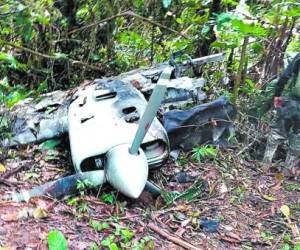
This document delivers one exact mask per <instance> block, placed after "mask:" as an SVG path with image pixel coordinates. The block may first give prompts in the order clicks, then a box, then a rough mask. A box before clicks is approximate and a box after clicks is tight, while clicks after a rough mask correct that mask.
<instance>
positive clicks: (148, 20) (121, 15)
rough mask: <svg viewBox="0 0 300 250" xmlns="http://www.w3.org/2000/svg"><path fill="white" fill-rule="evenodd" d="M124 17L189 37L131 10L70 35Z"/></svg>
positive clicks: (89, 25)
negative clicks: (133, 18)
mask: <svg viewBox="0 0 300 250" xmlns="http://www.w3.org/2000/svg"><path fill="white" fill-rule="evenodd" d="M123 16H131V17H135V18H138V19H140V20H141V21H143V22H146V23H150V24H152V25H155V26H157V27H160V28H162V29H165V30H168V31H170V32H173V33H175V34H177V35H179V36H182V37H184V38H187V36H186V35H185V34H183V33H182V32H178V31H177V30H174V29H172V28H169V27H167V26H165V25H163V24H160V23H157V22H154V21H152V20H151V19H148V18H146V17H143V16H140V15H138V14H136V13H134V12H133V11H130V10H129V11H125V12H121V13H119V14H116V15H114V16H111V17H107V18H105V19H102V20H100V21H98V22H95V23H91V24H88V25H85V26H83V27H81V28H78V29H74V30H71V31H70V32H69V33H68V35H71V34H73V33H76V32H79V31H81V30H84V29H88V28H91V27H94V26H97V25H100V24H102V23H106V22H108V21H111V20H114V19H116V18H118V17H123Z"/></svg>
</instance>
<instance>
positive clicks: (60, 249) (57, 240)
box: [48, 230, 68, 250]
mask: <svg viewBox="0 0 300 250" xmlns="http://www.w3.org/2000/svg"><path fill="white" fill-rule="evenodd" d="M48 247H49V250H67V249H68V242H67V240H66V239H65V237H64V235H63V234H62V232H60V231H58V230H52V231H50V232H49V233H48Z"/></svg>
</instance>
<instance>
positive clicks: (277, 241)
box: [271, 229, 287, 250]
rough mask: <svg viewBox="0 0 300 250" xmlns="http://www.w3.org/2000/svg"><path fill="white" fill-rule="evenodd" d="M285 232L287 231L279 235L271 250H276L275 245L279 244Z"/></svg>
mask: <svg viewBox="0 0 300 250" xmlns="http://www.w3.org/2000/svg"><path fill="white" fill-rule="evenodd" d="M286 232H287V229H285V230H284V231H283V233H282V234H281V235H280V237H279V238H278V240H276V242H275V244H274V245H273V247H272V248H271V250H275V249H278V247H277V245H278V244H279V242H280V241H281V240H282V238H283V237H284V235H285V233H286Z"/></svg>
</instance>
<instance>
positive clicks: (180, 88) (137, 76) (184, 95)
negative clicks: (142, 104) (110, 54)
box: [118, 53, 225, 107]
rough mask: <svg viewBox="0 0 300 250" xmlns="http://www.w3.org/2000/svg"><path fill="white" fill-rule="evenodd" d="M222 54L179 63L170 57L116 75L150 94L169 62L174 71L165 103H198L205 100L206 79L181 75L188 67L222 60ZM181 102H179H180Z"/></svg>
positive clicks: (178, 105) (177, 104)
mask: <svg viewBox="0 0 300 250" xmlns="http://www.w3.org/2000/svg"><path fill="white" fill-rule="evenodd" d="M224 57H225V56H224V54H223V53H219V54H214V55H210V56H205V57H200V58H195V59H190V60H188V61H184V62H182V63H180V64H176V63H175V61H174V60H173V59H172V60H170V63H162V64H159V65H156V66H154V67H152V68H150V69H146V70H141V69H139V70H133V71H130V72H127V73H124V74H121V75H120V76H118V79H121V80H122V81H124V82H127V83H130V84H132V85H133V86H134V87H136V88H137V89H139V90H140V91H141V92H142V93H144V94H145V95H150V94H149V93H151V92H152V90H153V88H154V87H155V85H156V83H157V81H158V79H159V77H160V75H161V72H162V71H163V69H164V68H166V67H168V66H169V65H170V64H171V65H172V64H174V67H175V73H174V76H173V79H171V80H170V81H169V82H168V83H167V96H166V99H165V100H164V103H165V104H175V103H176V105H175V106H177V107H180V104H187V103H200V102H201V101H203V100H205V99H206V98H207V97H206V94H205V92H204V91H202V88H203V86H204V85H205V83H206V80H205V79H203V78H190V77H186V76H183V74H184V73H185V71H186V70H187V69H188V68H191V67H193V68H196V67H199V66H200V65H202V64H205V63H212V62H219V61H223V60H224ZM180 102H181V103H180Z"/></svg>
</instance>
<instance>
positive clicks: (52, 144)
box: [39, 139, 62, 150]
mask: <svg viewBox="0 0 300 250" xmlns="http://www.w3.org/2000/svg"><path fill="white" fill-rule="evenodd" d="M61 141H62V140H61V139H51V140H47V141H45V142H43V143H42V144H40V146H39V147H40V148H41V149H47V150H54V149H55V147H56V146H57V145H59V144H60V143H61Z"/></svg>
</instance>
